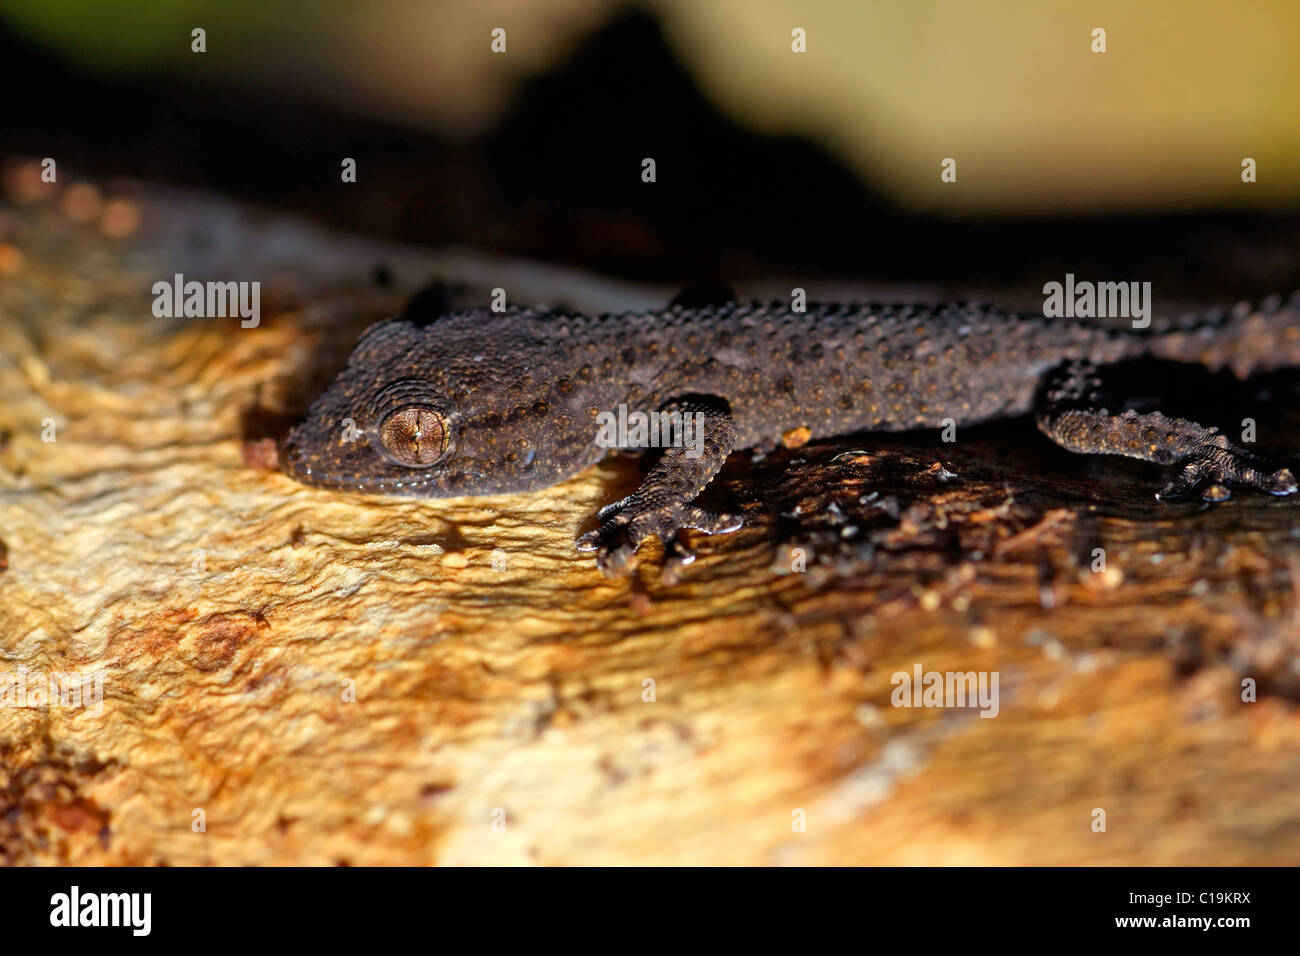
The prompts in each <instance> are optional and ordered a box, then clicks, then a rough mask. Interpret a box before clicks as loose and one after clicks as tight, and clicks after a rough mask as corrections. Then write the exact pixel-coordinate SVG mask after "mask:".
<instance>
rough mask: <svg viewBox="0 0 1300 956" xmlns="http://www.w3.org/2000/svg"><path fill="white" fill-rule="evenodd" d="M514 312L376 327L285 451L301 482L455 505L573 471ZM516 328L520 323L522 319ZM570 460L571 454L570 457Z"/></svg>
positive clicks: (288, 467)
mask: <svg viewBox="0 0 1300 956" xmlns="http://www.w3.org/2000/svg"><path fill="white" fill-rule="evenodd" d="M503 317H509V313H504V314H503V313H491V312H487V311H477V312H472V313H461V314H458V315H453V316H448V317H446V318H443V319H440V320H438V322H437V323H435V324H433V325H431V326H429V327H427V328H419V327H417V326H415V325H413V324H412V323H411V322H407V321H389V322H385V323H381V324H379V325H377V326H372V327H371V328H370V329H369V330H367V331H366V332H365V333H364V334H363V335H362V337H361V339H360V341H359V342H358V343H357V345H356V347H355V348H354V349H353V352H352V355H351V357H350V358H349V359H348V365H347V367H346V368H345V369H344V370H343V371H342V372H341V373H340V374H339V376H338V378H336V379H335V380H334V382H333V384H331V385H330V386H329V388H327V389H326V390H325V391H324V392H323V393H322V394H321V395H320V397H319V398H317V399H316V401H315V402H314V403H313V404H312V406H311V409H310V410H309V411H308V413H307V416H306V418H305V419H304V420H303V421H302V422H301V423H300V424H298V425H297V426H296V427H295V428H294V429H293V431H292V432H291V433H290V434H289V437H288V438H287V439H286V440H285V442H284V444H283V445H282V446H281V462H282V466H283V468H284V470H285V472H286V473H287V474H288V475H289V476H290V477H292V478H294V479H295V480H297V481H300V482H302V483H304V484H310V485H318V486H322V487H327V488H337V489H342V490H348V491H358V492H367V493H372V494H390V495H410V496H416V497H438V498H441V497H453V496H458V495H481V494H492V493H496V492H512V491H528V490H532V489H535V488H540V487H545V486H547V485H550V484H553V483H554V482H555V481H557V480H559V478H560V477H563V474H562V473H561V472H563V473H567V472H568V471H572V470H573V469H572V468H571V467H570V464H571V463H570V462H567V461H566V460H565V452H564V451H563V450H564V449H566V448H572V447H573V446H572V442H566V441H565V440H563V439H564V436H563V435H562V434H561V432H562V429H558V428H557V419H561V418H562V419H565V420H571V419H569V417H568V416H559V415H557V414H556V408H555V402H554V395H553V394H552V386H551V384H550V383H549V382H548V381H546V380H545V379H544V378H542V377H539V376H534V375H533V373H532V371H531V370H530V368H529V364H530V363H529V354H530V353H529V342H528V340H527V336H525V335H522V334H521V333H520V332H519V331H518V329H519V328H520V324H519V323H518V322H514V323H511V322H508V321H502V319H503ZM516 318H517V317H516ZM570 454H571V453H570Z"/></svg>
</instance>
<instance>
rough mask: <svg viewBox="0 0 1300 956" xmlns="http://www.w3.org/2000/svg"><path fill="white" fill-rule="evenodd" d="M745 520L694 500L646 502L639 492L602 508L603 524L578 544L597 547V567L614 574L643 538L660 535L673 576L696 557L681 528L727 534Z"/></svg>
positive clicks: (669, 573)
mask: <svg viewBox="0 0 1300 956" xmlns="http://www.w3.org/2000/svg"><path fill="white" fill-rule="evenodd" d="M743 523H744V522H743V521H742V520H741V519H740V518H739V517H737V516H736V515H715V514H713V513H711V512H708V511H705V510H704V509H703V508H697V507H696V506H694V505H690V504H685V505H684V504H678V503H671V504H666V505H659V506H657V507H655V506H646V505H645V504H644V503H643V502H641V501H639V500H638V498H637V496H636V495H629V496H628V497H627V498H624V499H622V500H621V501H615V502H613V503H612V504H608V505H606V506H605V507H604V508H601V509H600V527H599V528H597V529H595V530H594V531H588V532H587V533H586V534H584V535H583V536H582V537H581V538H579V539H578V542H577V544H578V550H579V551H595V552H596V565H597V567H599V568H600V570H601V571H603V572H605V574H607V575H612V574H617V573H618V572H620V571H621V570H622V569H623V568H624V566H625V565H626V564H627V561H628V559H629V558H631V557H632V555H633V554H634V553H636V549H637V548H639V547H640V546H641V542H643V541H645V540H646V539H647V538H649V537H651V536H654V537H657V538H658V539H659V540H660V541H662V542H663V543H664V558H665V562H664V574H665V576H667V577H668V578H670V579H671V578H675V577H676V575H677V572H679V571H680V570H681V569H682V568H684V567H685V566H686V565H688V564H690V563H691V562H692V561H694V560H695V554H694V552H693V551H691V549H690V548H688V547H687V546H686V544H685V543H683V541H682V540H681V537H680V535H679V532H681V531H683V530H685V529H688V528H689V529H690V530H692V531H700V532H703V533H704V534H726V533H727V532H730V531H735V530H737V529H738V528H740V526H741V525H742V524H743Z"/></svg>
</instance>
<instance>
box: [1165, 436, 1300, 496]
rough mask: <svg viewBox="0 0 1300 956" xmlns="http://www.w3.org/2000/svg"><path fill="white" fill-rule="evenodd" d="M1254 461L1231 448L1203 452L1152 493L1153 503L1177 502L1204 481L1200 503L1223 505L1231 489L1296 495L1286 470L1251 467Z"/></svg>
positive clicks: (1217, 448) (1293, 476) (1289, 473)
mask: <svg viewBox="0 0 1300 956" xmlns="http://www.w3.org/2000/svg"><path fill="white" fill-rule="evenodd" d="M1257 463H1258V462H1257V459H1255V458H1254V456H1253V455H1251V454H1250V453H1249V452H1244V451H1242V450H1240V449H1234V448H1231V447H1226V448H1225V447H1210V448H1205V449H1204V450H1202V451H1201V452H1199V453H1198V454H1197V455H1195V456H1194V457H1193V458H1192V459H1191V460H1190V461H1188V462H1187V464H1186V465H1185V466H1184V467H1183V470H1182V471H1181V472H1180V473H1179V475H1178V477H1177V478H1175V479H1174V480H1173V481H1171V482H1170V483H1169V484H1167V485H1165V486H1164V487H1163V488H1161V489H1160V490H1159V491H1157V492H1156V499H1157V500H1159V501H1168V500H1170V499H1172V498H1181V497H1183V496H1184V495H1187V494H1189V493H1190V492H1192V491H1194V490H1195V489H1196V488H1197V487H1198V486H1200V485H1201V484H1202V483H1204V482H1206V481H1207V480H1208V482H1209V484H1206V485H1205V487H1204V488H1203V489H1202V491H1201V498H1202V499H1203V500H1204V501H1210V502H1217V501H1227V500H1228V499H1229V498H1231V497H1232V492H1231V491H1230V490H1229V487H1230V486H1231V485H1241V486H1243V487H1246V488H1258V489H1259V490H1260V491H1267V492H1268V493H1269V494H1271V495H1290V494H1294V493H1295V491H1296V480H1295V475H1293V474H1292V473H1291V469H1289V468H1279V469H1278V470H1277V471H1274V472H1271V473H1270V472H1266V471H1261V470H1260V469H1259V468H1256V467H1255V464H1257Z"/></svg>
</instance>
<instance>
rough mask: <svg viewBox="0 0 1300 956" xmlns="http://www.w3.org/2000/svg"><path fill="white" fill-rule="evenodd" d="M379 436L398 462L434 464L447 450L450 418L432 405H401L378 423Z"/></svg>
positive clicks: (418, 466)
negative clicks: (448, 419)
mask: <svg viewBox="0 0 1300 956" xmlns="http://www.w3.org/2000/svg"><path fill="white" fill-rule="evenodd" d="M379 440H380V441H382V442H383V443H384V449H385V450H386V451H387V452H388V454H390V455H392V456H393V458H394V459H395V460H396V461H397V463H398V464H401V465H407V466H409V467H411V468H420V467H422V466H424V465H432V464H433V463H434V462H435V461H437V460H438V459H439V458H441V457H442V455H443V452H445V451H446V450H447V422H446V420H445V419H444V418H443V417H442V416H441V415H439V414H438V413H437V412H436V411H434V410H433V409H432V408H424V407H421V406H412V407H408V408H399V409H398V410H397V411H395V412H393V413H392V414H391V415H389V416H388V417H387V418H385V419H384V423H383V424H382V425H380V426H379Z"/></svg>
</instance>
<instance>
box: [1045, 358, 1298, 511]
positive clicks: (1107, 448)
mask: <svg viewBox="0 0 1300 956" xmlns="http://www.w3.org/2000/svg"><path fill="white" fill-rule="evenodd" d="M1115 398H1116V396H1115V395H1114V394H1113V393H1109V392H1108V390H1107V388H1106V385H1105V380H1104V375H1103V370H1102V369H1100V368H1098V367H1097V366H1095V365H1093V364H1092V363H1089V362H1084V361H1074V362H1067V363H1066V364H1064V365H1062V366H1060V367H1059V368H1057V369H1055V370H1054V371H1053V372H1052V373H1051V374H1050V375H1049V376H1048V377H1047V379H1046V380H1045V381H1044V383H1043V387H1042V389H1041V390H1040V392H1039V396H1038V413H1037V419H1038V427H1039V429H1040V430H1041V431H1042V432H1043V433H1044V434H1045V435H1047V437H1048V438H1050V439H1052V441H1054V442H1056V443H1057V444H1058V445H1060V446H1061V447H1063V448H1068V449H1069V450H1070V451H1076V452H1082V453H1084V454H1093V455H1124V456H1126V457H1129V458H1141V459H1143V460H1144V461H1152V462H1156V463H1157V464H1161V465H1182V466H1183V468H1182V470H1181V471H1180V472H1179V474H1178V477H1177V478H1175V479H1174V480H1173V481H1172V482H1170V483H1169V484H1167V485H1165V487H1163V488H1162V489H1160V491H1158V492H1157V493H1156V497H1157V498H1158V499H1160V500H1168V499H1170V498H1177V497H1181V496H1182V495H1185V494H1187V493H1189V492H1191V491H1193V490H1195V489H1196V488H1197V487H1200V486H1204V487H1203V490H1202V492H1201V497H1202V498H1204V499H1205V500H1206V501H1223V500H1225V499H1227V498H1229V497H1231V492H1230V491H1229V490H1228V488H1229V486H1230V485H1241V486H1244V487H1249V488H1258V489H1260V490H1261V491H1267V492H1269V493H1270V494H1274V495H1289V494H1291V493H1293V492H1294V491H1295V490H1296V480H1295V476H1294V475H1292V473H1291V471H1290V469H1288V468H1279V469H1278V470H1276V471H1269V470H1268V469H1267V468H1266V467H1265V465H1264V461H1263V459H1261V458H1260V457H1259V456H1258V455H1256V454H1254V453H1253V452H1250V451H1247V450H1246V449H1244V448H1240V447H1238V446H1236V445H1234V444H1232V443H1231V442H1230V441H1228V438H1227V436H1226V435H1224V434H1222V433H1221V432H1220V431H1219V430H1218V429H1217V428H1207V427H1206V426H1204V425H1200V424H1198V423H1196V422H1193V421H1189V420H1187V419H1184V418H1170V417H1168V416H1167V415H1163V414H1161V413H1160V412H1149V413H1147V414H1139V413H1138V412H1136V411H1132V410H1129V411H1125V412H1121V413H1114V412H1112V411H1111V410H1110V408H1109V407H1108V406H1110V405H1114V404H1115V403H1114V399H1115Z"/></svg>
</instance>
